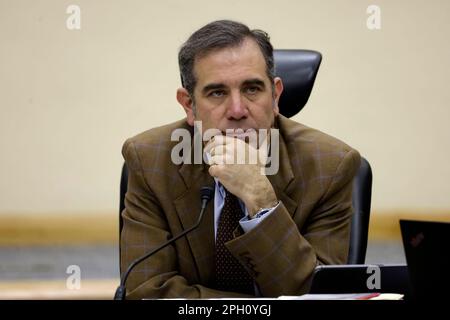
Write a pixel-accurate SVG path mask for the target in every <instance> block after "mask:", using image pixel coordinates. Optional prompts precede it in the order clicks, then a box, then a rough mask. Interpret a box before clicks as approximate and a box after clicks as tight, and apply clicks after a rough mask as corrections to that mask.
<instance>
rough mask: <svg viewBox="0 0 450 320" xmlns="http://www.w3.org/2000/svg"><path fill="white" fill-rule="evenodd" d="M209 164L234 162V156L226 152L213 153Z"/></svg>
mask: <svg viewBox="0 0 450 320" xmlns="http://www.w3.org/2000/svg"><path fill="white" fill-rule="evenodd" d="M211 164H212V165H214V164H220V165H222V164H234V157H233V156H231V155H228V154H224V155H215V156H212V157H211Z"/></svg>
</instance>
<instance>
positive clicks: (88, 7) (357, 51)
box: [0, 0, 450, 214]
mask: <svg viewBox="0 0 450 320" xmlns="http://www.w3.org/2000/svg"><path fill="white" fill-rule="evenodd" d="M71 4H76V5H78V6H80V8H81V30H74V31H70V30H68V29H67V28H66V19H67V18H68V16H69V15H68V14H67V13H66V8H67V7H68V6H69V5H71ZM370 4H376V5H378V6H379V7H380V8H381V30H378V31H371V30H368V29H367V27H366V19H367V17H368V14H367V13H366V9H367V7H368V6H369V5H370ZM449 9H450V2H449V1H445V0H442V1H436V0H434V1H425V0H420V1H418V0H416V1H409V0H408V1H407V0H403V1H399V0H398V1H375V0H373V1H361V0H347V1H331V0H329V1H323V0H322V1H313V0H309V1H299V0H295V1H294V0H293V1H288V0H277V1H261V0H248V1H242V0H241V1H237V0H230V1H215V0H197V1H196V0H191V1H182V0H178V1H177V0H164V1H149V0H135V1H125V0H122V1H106V0H83V1H75V0H73V1H56V0H55V1H50V0H45V1H32V0H28V1H23V0H21V1H18V0H0V147H1V150H2V152H1V155H2V156H1V159H0V177H1V178H0V214H11V213H36V214H41V213H49V212H73V213H80V212H93V211H94V212H95V211H103V212H108V211H111V212H112V211H114V212H115V211H116V210H117V206H118V186H119V175H120V168H121V164H122V161H123V160H122V157H121V153H120V151H121V146H122V143H123V141H124V140H125V139H126V138H127V137H129V136H131V135H134V134H136V133H138V132H141V131H143V130H146V129H147V128H151V127H154V126H158V125H161V124H165V123H168V122H171V121H173V120H177V119H179V118H181V117H183V116H184V113H183V111H182V109H181V107H180V106H179V105H178V104H177V102H176V100H175V90H176V89H177V88H178V86H179V74H178V69H177V68H178V66H177V50H178V48H179V46H180V45H181V44H182V42H183V41H184V40H186V38H187V37H188V36H189V35H190V34H191V33H192V32H193V31H194V30H195V29H197V28H199V27H201V26H202V25H204V24H206V23H208V22H210V21H212V20H216V19H222V18H228V19H234V20H239V21H242V22H245V23H247V24H248V25H249V26H250V27H252V28H260V29H263V30H265V31H267V32H268V33H269V34H270V35H271V38H272V42H273V44H274V46H275V47H276V48H304V49H314V50H318V51H320V52H321V53H322V54H323V62H322V65H321V68H320V71H319V74H318V77H317V80H316V84H315V87H314V90H313V92H312V95H311V97H310V101H309V103H308V104H307V106H306V108H305V109H304V110H303V111H302V112H301V113H300V114H298V115H297V116H296V117H295V118H294V119H295V120H297V121H299V122H303V123H305V124H307V125H309V126H313V127H315V128H318V129H320V130H322V131H325V132H327V133H330V134H332V135H334V136H336V137H338V138H340V139H342V140H344V141H346V142H347V143H348V144H350V145H352V146H353V147H355V148H356V149H358V150H359V151H360V152H361V154H363V155H364V156H365V157H366V158H367V159H369V161H370V162H371V164H372V167H373V171H374V190H373V209H374V210H375V211H377V210H378V211H380V212H382V211H383V210H400V209H401V210H403V209H406V210H409V209H411V210H428V209H430V210H432V209H436V210H444V211H445V210H450V186H449V183H448V181H449V178H450V166H449V163H450V161H449V160H450V159H449V158H450V154H449V147H450V139H449V138H450V128H449V126H448V121H449V119H450V108H449V103H450V86H449V77H450V62H449V57H450V42H449V41H448V39H449V31H450V22H449V12H450V10H449Z"/></svg>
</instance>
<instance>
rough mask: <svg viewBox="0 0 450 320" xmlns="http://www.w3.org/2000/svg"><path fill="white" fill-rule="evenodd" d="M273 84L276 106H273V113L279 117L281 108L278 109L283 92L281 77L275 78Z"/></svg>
mask: <svg viewBox="0 0 450 320" xmlns="http://www.w3.org/2000/svg"><path fill="white" fill-rule="evenodd" d="M273 84H274V91H275V92H274V93H273V95H274V106H273V112H274V114H275V116H277V115H278V113H279V112H280V108H279V107H278V102H279V101H280V96H281V93H282V92H283V81H282V80H281V78H280V77H275V78H274V79H273Z"/></svg>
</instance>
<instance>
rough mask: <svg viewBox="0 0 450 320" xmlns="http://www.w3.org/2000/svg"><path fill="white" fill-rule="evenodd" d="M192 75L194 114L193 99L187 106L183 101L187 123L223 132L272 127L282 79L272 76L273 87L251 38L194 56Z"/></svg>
mask: <svg viewBox="0 0 450 320" xmlns="http://www.w3.org/2000/svg"><path fill="white" fill-rule="evenodd" d="M194 74H195V76H196V79H197V83H196V86H195V89H194V97H195V108H196V113H195V115H194V112H193V110H192V101H191V102H190V103H191V105H190V106H189V103H187V105H185V104H183V103H182V105H183V107H184V109H185V111H186V114H187V120H188V123H189V124H190V125H193V124H194V121H202V127H203V131H205V130H207V129H212V128H216V129H219V130H221V131H222V132H223V133H225V131H226V130H227V129H238V128H240V129H243V130H247V129H250V128H253V129H269V128H271V127H272V126H273V123H274V118H275V117H276V116H277V115H278V99H279V96H280V95H281V92H282V90H283V85H282V83H281V79H279V78H275V81H274V82H275V86H274V88H275V90H273V89H272V86H273V84H272V83H271V82H270V80H269V77H268V76H267V73H266V63H265V60H264V56H263V54H262V53H261V50H260V49H259V47H258V45H257V44H256V43H255V42H254V41H253V40H251V39H246V40H244V42H243V43H242V45H240V46H237V47H231V48H225V49H221V50H216V51H213V52H211V53H209V54H207V55H206V56H204V57H201V58H198V59H196V61H195V63H194ZM180 90H183V89H179V91H180ZM178 94H179V93H178ZM185 94H186V93H185ZM178 98H179V99H178V100H179V101H180V97H178ZM187 101H188V100H186V99H185V100H184V102H185V103H186V102H187ZM180 103H181V101H180Z"/></svg>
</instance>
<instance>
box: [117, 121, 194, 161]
mask: <svg viewBox="0 0 450 320" xmlns="http://www.w3.org/2000/svg"><path fill="white" fill-rule="evenodd" d="M191 128H192V127H191V126H189V124H188V123H187V122H186V119H182V120H179V121H176V122H172V123H169V124H166V125H163V126H159V127H155V128H152V129H149V130H146V131H144V132H141V133H139V134H137V135H135V136H133V137H131V138H128V139H127V140H126V141H125V142H124V144H123V146H122V155H123V157H124V158H125V160H126V161H127V163H128V162H130V163H131V162H132V161H133V160H138V159H136V157H137V158H139V160H140V161H143V160H146V162H153V161H156V160H157V159H159V161H167V160H168V158H167V157H169V159H170V153H171V149H172V147H173V146H175V145H176V144H177V143H178V141H172V140H171V137H172V134H173V133H174V132H176V130H185V132H186V133H188V132H190V131H191V130H192V129H191ZM144 158H145V159H144Z"/></svg>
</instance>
